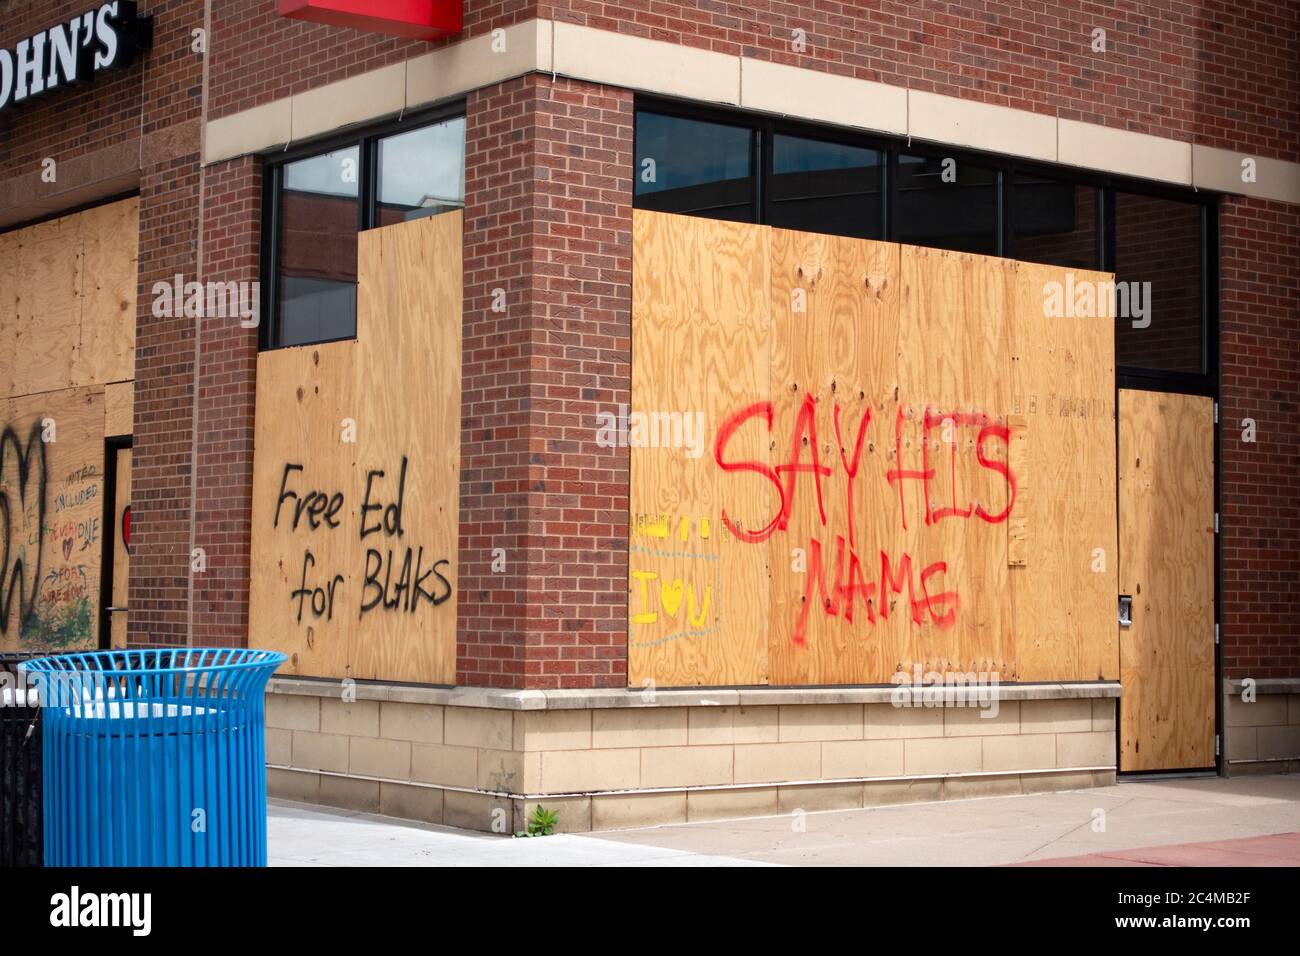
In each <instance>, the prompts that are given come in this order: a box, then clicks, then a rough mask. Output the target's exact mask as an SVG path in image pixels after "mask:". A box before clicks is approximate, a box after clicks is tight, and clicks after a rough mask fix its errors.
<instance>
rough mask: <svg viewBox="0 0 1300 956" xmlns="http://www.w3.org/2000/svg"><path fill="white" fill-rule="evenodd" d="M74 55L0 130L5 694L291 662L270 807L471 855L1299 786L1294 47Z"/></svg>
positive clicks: (367, 25)
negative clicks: (866, 817) (1281, 120)
mask: <svg viewBox="0 0 1300 956" xmlns="http://www.w3.org/2000/svg"><path fill="white" fill-rule="evenodd" d="M33 6H34V7H36V8H38V9H36V10H34V11H33V12H32V13H31V14H30V15H29V19H30V20H31V22H19V23H14V24H12V25H11V24H8V23H7V24H6V25H5V27H4V28H3V30H4V33H3V37H0V41H2V42H0V48H3V49H4V50H5V51H10V50H12V51H13V53H12V55H11V59H12V60H13V63H14V64H15V67H14V69H15V70H17V72H15V73H14V76H15V77H21V76H22V75H28V77H29V81H28V84H27V86H25V87H23V90H24V98H27V97H28V94H29V93H31V90H32V87H31V84H30V77H31V76H33V75H35V73H34V72H33V71H35V70H36V67H35V66H32V67H30V69H29V70H28V73H27V74H22V71H21V70H20V69H18V68H19V67H20V66H21V64H22V63H34V62H35V61H34V60H32V56H33V53H32V52H31V51H32V50H33V49H34V47H33V46H32V44H33V42H34V41H33V39H32V38H34V37H37V36H42V37H45V38H46V39H47V40H48V43H49V44H50V49H51V50H55V49H58V50H62V49H63V47H64V46H67V45H69V44H72V43H75V42H76V41H77V37H78V36H79V35H80V34H78V33H77V32H76V31H78V30H80V29H81V25H82V24H83V23H84V22H86V21H83V20H81V19H70V18H68V17H63V16H62V14H61V13H59V12H58V11H56V10H55V6H56V5H53V4H35V5H33ZM137 6H138V8H139V9H138V10H137V9H136V7H137ZM40 7H48V8H49V9H47V10H45V11H41V10H40V9H39V8H40ZM101 7H102V10H101V9H100V8H97V12H96V16H97V17H98V16H100V14H101V13H102V17H103V22H104V23H105V24H106V25H107V26H108V27H112V26H114V25H117V26H118V28H119V29H120V31H122V35H123V36H127V35H129V36H130V37H131V38H132V39H131V44H132V53H133V54H134V56H133V58H131V60H130V61H129V62H128V61H127V60H126V59H125V58H119V59H117V60H114V61H113V62H111V63H109V62H107V59H108V54H107V52H106V51H107V46H106V45H104V44H103V41H96V40H94V39H93V38H94V36H95V35H94V34H91V37H92V39H91V41H89V42H90V43H91V44H92V46H93V44H94V43H96V42H98V43H100V46H99V47H97V48H95V49H92V48H91V47H90V46H88V47H86V50H87V53H86V54H85V56H88V57H89V59H86V58H84V57H83V59H81V60H78V63H79V64H81V65H80V66H79V67H78V68H79V69H83V70H84V69H87V68H86V67H85V64H86V63H88V62H89V63H92V64H93V63H97V62H98V60H105V61H106V62H105V69H104V70H102V71H93V70H92V71H91V72H89V73H86V74H85V75H84V76H81V77H80V78H81V80H82V82H79V83H77V84H76V85H72V84H70V83H69V84H67V85H68V87H69V88H67V89H57V88H54V87H56V86H57V84H54V83H53V82H51V84H50V85H51V87H52V88H51V89H49V90H47V91H45V92H44V93H43V94H42V95H41V96H40V97H39V99H32V102H29V103H28V102H17V100H18V97H17V95H16V92H15V93H14V94H13V95H12V98H13V99H15V101H16V102H14V104H13V105H12V106H10V107H9V108H6V109H5V110H4V111H3V112H0V136H2V137H3V140H4V142H5V144H6V145H5V147H4V156H5V169H6V172H5V174H4V175H5V179H4V182H3V183H2V184H0V223H4V224H6V226H5V228H6V229H7V231H5V232H4V233H0V260H3V262H5V263H12V265H6V266H5V267H4V268H2V269H0V295H3V296H4V301H5V302H6V303H7V304H6V305H5V307H4V312H3V315H4V317H5V321H4V323H3V325H0V337H2V338H3V340H4V341H5V343H6V347H5V350H4V356H3V358H2V359H0V362H3V363H4V366H3V368H4V373H3V375H2V376H0V383H3V387H4V388H5V393H4V396H3V400H4V402H5V404H4V406H3V407H4V409H5V427H6V429H7V431H6V432H5V444H4V448H5V449H7V451H6V452H5V453H4V454H3V455H0V490H3V492H4V494H5V498H4V499H3V500H4V501H5V502H6V505H7V511H6V514H8V515H10V516H11V520H10V521H9V522H8V524H7V525H6V527H7V528H8V533H9V543H8V545H7V549H8V550H6V552H5V553H6V555H8V557H7V558H6V561H5V565H4V568H3V569H0V570H2V572H3V574H4V578H3V579H0V600H4V601H5V602H6V603H5V604H4V606H3V608H2V609H0V610H2V613H0V625H3V627H4V631H3V639H2V641H0V646H3V647H4V648H13V647H45V646H53V647H60V648H71V647H93V646H96V645H104V646H107V645H108V644H109V643H110V642H111V643H113V644H127V645H137V646H139V645H156V644H162V645H176V646H185V645H187V644H191V643H192V644H237V645H243V644H247V645H249V646H256V647H265V648H273V649H277V650H282V651H284V652H285V653H287V654H288V655H289V663H288V665H286V667H285V668H284V669H283V670H282V671H281V673H280V676H279V677H278V678H277V679H276V680H275V681H274V682H273V686H272V689H271V692H270V694H269V696H268V762H269V764H270V771H269V781H270V786H271V788H272V793H273V794H275V795H280V796H285V797H290V798H294V799H301V800H307V801H312V802H321V803H326V804H332V805H339V806H347V807H354V808H359V809H366V810H372V811H379V812H384V813H390V814H394V815H398V816H407V817H414V818H418V819H424V820H430V821H435V822H445V823H448V824H453V825H458V826H466V827H471V828H475V829H481V830H489V831H497V832H506V831H510V830H514V829H518V828H519V825H520V821H521V820H522V818H523V817H524V816H525V815H526V814H527V813H529V812H531V810H532V809H533V807H535V806H537V805H538V804H545V805H546V806H547V807H554V808H556V809H558V810H559V812H560V826H561V828H562V829H571V830H584V829H592V828H604V827H611V826H618V825H625V824H633V823H639V822H666V821H680V820H686V819H706V818H709V817H719V816H734V815H751V814H764V813H781V812H788V811H791V810H794V809H804V810H812V809H829V808H841V807H854V806H864V805H875V804H880V803H886V802H900V801H912V800H927V799H945V798H952V797H957V796H963V795H976V794H995V793H1020V792H1027V791H1031V790H1043V789H1066V788H1077V787H1087V786H1093V785H1096V784H1099V783H1105V782H1110V781H1113V780H1114V779H1115V777H1116V774H1117V773H1118V774H1127V773H1140V772H1162V773H1163V772H1188V771H1204V772H1219V773H1237V772H1247V771H1253V770H1278V769H1288V768H1290V769H1294V768H1295V767H1296V765H1297V762H1298V761H1300V642H1297V639H1296V636H1295V630H1294V625H1295V621H1296V619H1297V615H1300V598H1297V597H1296V596H1295V594H1294V591H1295V584H1296V580H1297V577H1298V576H1300V516H1298V515H1297V514H1296V508H1295V505H1294V494H1293V491H1294V488H1293V486H1294V484H1295V477H1294V475H1293V474H1292V472H1293V471H1294V469H1293V468H1290V467H1289V464H1288V463H1289V462H1292V461H1293V459H1294V456H1295V451H1296V449H1295V439H1294V437H1293V435H1292V430H1291V429H1290V428H1289V425H1288V410H1289V409H1290V408H1292V407H1293V406H1294V404H1295V402H1296V401H1297V400H1298V399H1300V395H1297V376H1296V375H1295V369H1296V367H1297V360H1298V358H1300V354H1298V353H1300V314H1298V313H1297V311H1296V308H1295V305H1294V301H1295V299H1294V292H1295V289H1294V284H1295V278H1294V277H1295V275H1297V274H1300V214H1298V213H1297V208H1300V165H1297V164H1296V163H1294V162H1291V161H1289V160H1287V159H1285V157H1287V156H1293V155H1294V152H1295V147H1296V145H1297V144H1296V143H1295V142H1294V137H1292V138H1291V140H1290V141H1288V140H1286V138H1285V135H1284V134H1283V133H1281V132H1279V131H1278V127H1277V126H1276V123H1275V122H1274V117H1275V115H1276V110H1277V108H1278V105H1277V104H1278V103H1279V102H1284V101H1285V100H1286V96H1287V95H1288V93H1287V90H1288V89H1289V88H1288V87H1287V86H1286V84H1287V83H1292V85H1293V78H1291V79H1288V78H1287V77H1289V74H1286V73H1285V70H1282V69H1281V67H1279V68H1278V70H1279V71H1280V72H1279V73H1278V75H1279V77H1281V79H1279V80H1278V83H1279V84H1280V86H1281V92H1279V93H1278V94H1277V98H1276V102H1275V99H1274V98H1269V97H1265V98H1264V101H1262V102H1256V101H1255V100H1250V101H1249V102H1248V104H1247V105H1246V106H1243V105H1242V103H1243V102H1244V101H1243V98H1242V97H1243V95H1244V93H1243V92H1242V91H1240V90H1233V89H1230V88H1228V86H1227V85H1225V84H1228V85H1230V84H1229V81H1228V80H1227V79H1225V78H1224V76H1222V75H1221V67H1220V65H1219V64H1220V63H1221V62H1222V61H1223V60H1224V59H1225V58H1227V59H1229V60H1230V59H1232V58H1233V57H1239V58H1241V59H1242V60H1243V62H1244V61H1246V60H1249V61H1250V62H1251V67H1252V69H1253V70H1256V71H1258V70H1266V71H1267V70H1270V69H1273V66H1271V65H1270V64H1277V63H1282V62H1284V61H1286V59H1287V57H1288V56H1289V55H1290V54H1293V53H1294V51H1293V50H1292V51H1289V52H1288V50H1287V47H1286V42H1287V41H1286V40H1285V36H1286V35H1288V34H1286V31H1285V30H1281V31H1279V30H1277V29H1276V28H1275V27H1276V24H1274V25H1272V26H1270V24H1269V23H1268V22H1267V21H1266V19H1265V20H1261V21H1259V22H1252V23H1249V24H1241V23H1237V22H1236V21H1233V22H1232V23H1224V24H1220V26H1221V27H1222V30H1221V32H1220V34H1218V37H1219V38H1218V39H1217V40H1216V41H1215V42H1216V43H1218V44H1220V45H1221V46H1222V51H1220V53H1221V55H1216V56H1210V55H1209V54H1208V53H1206V52H1205V51H1203V50H1202V49H1201V47H1199V46H1198V45H1197V42H1196V40H1195V38H1194V37H1190V36H1188V37H1185V38H1184V37H1182V33H1181V32H1180V30H1174V29H1173V28H1172V27H1171V28H1170V29H1169V30H1162V31H1150V30H1146V29H1139V26H1138V25H1137V24H1129V23H1125V22H1122V21H1118V22H1113V23H1108V24H1100V25H1099V24H1092V23H1091V22H1086V18H1081V15H1079V14H1077V13H1076V12H1074V11H1073V10H1072V9H1066V8H1061V9H1060V10H1057V11H1055V15H1056V16H1057V17H1059V19H1060V20H1061V23H1062V25H1063V30H1064V35H1068V36H1070V37H1074V36H1075V34H1077V43H1074V45H1071V43H1073V42H1074V41H1071V42H1070V43H1066V42H1065V41H1062V42H1061V44H1059V45H1058V46H1054V47H1052V48H1050V49H1048V48H1046V47H1043V46H1041V44H1036V43H1030V42H1029V41H1026V43H1027V44H1028V47H1027V48H1028V49H1030V50H1031V51H1032V52H1030V53H1020V54H1016V53H1012V52H1011V51H1010V50H1009V49H1008V48H1007V46H1006V45H1005V44H1004V43H1003V42H1002V41H1001V40H999V39H997V37H996V36H994V35H992V34H993V33H995V32H996V30H995V26H996V25H993V26H990V25H989V24H988V23H985V22H984V21H983V20H980V19H978V16H979V15H977V14H975V13H971V14H969V17H970V19H969V22H968V21H967V20H966V19H964V18H963V17H958V18H957V19H958V20H960V26H959V27H955V26H954V25H953V24H952V23H949V22H947V21H942V22H941V21H940V19H938V18H937V17H938V15H937V14H934V13H932V12H930V11H918V12H916V13H915V14H914V16H915V18H916V19H915V22H912V21H907V22H895V21H894V19H892V18H891V17H883V18H878V17H874V16H872V15H869V14H868V13H866V12H863V13H861V14H858V13H846V14H843V15H841V16H838V17H834V18H832V17H828V16H827V15H825V14H823V13H821V12H818V11H809V12H808V13H806V14H801V15H803V16H806V17H807V18H808V22H806V23H805V22H796V19H791V18H792V17H794V16H795V14H793V13H790V14H784V13H782V14H775V13H774V14H773V15H772V18H771V20H770V21H768V20H756V19H755V14H754V13H753V12H752V11H750V10H748V9H747V8H744V7H742V6H739V5H731V4H721V5H719V4H706V5H698V6H696V5H687V6H686V7H685V8H683V10H682V11H681V14H680V16H675V17H661V16H660V15H659V14H655V13H651V12H646V11H642V10H639V9H633V8H628V9H626V10H622V9H620V8H613V9H611V10H609V11H607V14H606V15H605V16H602V17H595V16H592V15H590V14H588V13H587V12H585V8H583V7H581V5H578V6H572V5H570V6H565V5H561V7H562V9H555V8H545V9H541V8H534V7H530V6H528V5H525V6H524V7H523V8H520V9H519V10H515V11H513V12H511V13H509V14H506V13H503V12H502V11H501V10H500V8H499V7H496V6H493V5H479V4H472V3H467V4H464V5H463V7H462V5H460V4H445V3H442V2H439V3H434V4H428V5H423V7H428V8H429V9H428V10H424V13H423V14H421V15H420V16H419V17H416V18H414V20H413V19H412V18H411V17H408V16H406V14H405V13H404V12H403V11H405V10H407V8H410V9H415V8H417V7H421V9H423V7H422V5H408V4H391V5H386V4H350V3H347V2H342V0H339V2H317V0H285V2H283V3H279V4H277V3H275V2H270V0H266V2H261V0H230V2H217V3H213V4H211V5H210V8H211V9H210V11H209V12H208V13H207V14H206V15H205V9H206V8H205V5H204V4H201V3H191V4H185V3H182V4H172V5H168V6H167V8H166V9H165V10H163V9H161V8H160V9H158V10H156V11H154V10H150V9H149V5H148V4H139V5H132V4H125V3H119V4H104V5H101ZM109 8H112V9H109ZM1278 16H1279V17H1281V16H1282V14H1280V13H1279V14H1278ZM18 19H19V20H22V19H23V18H18ZM92 21H93V22H95V23H98V22H99V21H98V20H96V19H94V18H92ZM59 24H62V26H59ZM52 25H53V26H52ZM74 25H75V26H74ZM128 27H129V34H128ZM1094 27H1101V28H1103V34H1105V35H1104V36H1103V37H1102V38H1101V40H1100V46H1099V45H1098V42H1099V41H1098V39H1097V37H1096V36H1095V33H1094ZM1066 28H1068V29H1066ZM50 31H53V32H52V33H51V32H50ZM954 31H956V32H954ZM958 33H960V34H961V36H962V37H963V38H964V39H960V40H959V39H958V38H957V34H958ZM1157 33H1158V34H1159V38H1157V36H1156V34H1157ZM918 36H919V37H922V38H924V40H925V42H924V43H923V44H922V47H923V48H924V49H925V51H926V53H925V59H926V65H925V66H924V67H923V68H918V67H917V65H916V63H917V61H916V56H917V55H919V54H916V53H915V52H914V51H910V46H911V45H912V44H913V42H914V38H915V37H918ZM50 37H54V39H49V38H50ZM1170 37H1178V39H1170ZM23 44H27V45H26V46H24V45H23ZM964 44H973V45H974V46H975V47H977V48H978V49H979V51H980V52H979V56H978V57H975V58H973V59H972V58H971V57H968V56H967V55H966V54H965V53H963V52H961V49H962V48H963V45H964ZM1076 47H1077V48H1076ZM96 49H97V50H98V54H96ZM1134 50H1137V51H1138V53H1136V54H1135V53H1134V52H1132V51H1134ZM97 55H98V60H97V59H96V56H97ZM42 56H44V54H42ZM24 58H25V59H24ZM1152 60H1154V61H1159V62H1163V63H1166V64H1169V63H1177V64H1178V66H1177V67H1173V66H1170V67H1169V68H1168V69H1166V70H1165V71H1163V72H1160V73H1159V75H1158V77H1156V78H1155V79H1153V78H1152V77H1151V75H1150V74H1149V71H1148V67H1147V66H1145V65H1144V64H1146V63H1147V62H1149V61H1152ZM65 61H66V58H62V57H61V55H55V54H53V53H51V54H50V57H49V58H46V59H42V60H41V61H40V62H41V63H43V64H44V66H42V67H41V72H43V74H44V75H45V76H46V77H47V78H50V77H54V76H55V75H56V73H57V72H58V70H60V69H64V67H62V66H59V64H62V63H64V62H65ZM6 62H8V61H5V60H3V59H0V67H3V66H4V64H5V63H6ZM8 75H9V73H8V72H6V73H4V76H6V77H7V76H8ZM58 75H59V76H68V75H69V74H66V72H65V73H63V74H58ZM87 78H89V79H87ZM1211 81H1212V82H1211ZM6 82H8V80H6ZM17 82H18V81H17V80H14V83H15V84H16V83H17ZM1210 88H1213V90H1214V92H1212V93H1207V92H1206V90H1207V89H1210ZM17 89H18V86H17V85H15V91H17ZM1116 90H1127V91H1129V92H1128V93H1126V94H1124V96H1120V95H1119V94H1118V93H1116V92H1114V91H1116ZM1137 90H1143V91H1149V92H1144V93H1141V94H1139V93H1138V92H1136V91H1137ZM1289 92H1290V95H1291V96H1292V102H1294V96H1295V94H1296V92H1297V91H1296V90H1294V89H1290V90H1289ZM1144 97H1145V98H1144ZM50 163H53V167H51V166H50V165H49V164H50ZM51 168H52V169H53V174H51ZM46 422H53V423H55V424H56V425H57V428H58V441H57V442H55V443H47V442H42V441H40V440H39V435H40V431H41V428H42V427H47V426H45V424H44V423H46ZM37 476H39V477H37ZM91 485H93V486H94V490H93V492H92V491H91V490H90V486H91ZM83 512H84V513H83ZM15 516H21V520H17V518H16V517H15ZM128 546H129V547H128ZM128 554H129V557H128ZM128 566H129V575H128V573H127V572H128ZM50 575H53V577H50ZM47 582H48V583H47ZM128 608H129V611H128V610H127V609H128Z"/></svg>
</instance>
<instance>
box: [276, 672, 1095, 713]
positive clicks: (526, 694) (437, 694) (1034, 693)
mask: <svg viewBox="0 0 1300 956" xmlns="http://www.w3.org/2000/svg"><path fill="white" fill-rule="evenodd" d="M896 691H897V688H894V687H884V686H874V687H754V688H744V689H737V688H728V687H719V688H702V689H698V690H661V691H657V692H655V693H654V694H653V695H651V694H647V693H646V692H645V691H642V690H637V689H610V690H494V689H492V688H483V687H420V686H415V685H411V684H388V683H383V682H380V681H369V682H357V683H354V684H351V685H349V687H348V693H349V694H351V695H354V696H355V697H356V699H358V700H391V701H397V702H403V703H409V704H439V705H445V706H450V707H479V708H488V709H495V710H523V711H542V710H601V709H607V708H646V707H668V708H671V707H701V708H706V707H766V706H779V705H786V706H793V705H799V704H805V705H806V704H818V705H831V704H889V703H893V702H894V695H895V693H896ZM280 695H283V696H290V697H318V698H334V699H336V700H338V699H341V698H342V697H343V685H342V683H341V682H339V681H336V680H326V679H313V678H303V677H275V678H272V679H271V682H270V684H269V685H268V686H267V700H268V707H269V706H270V704H269V701H270V700H271V699H272V698H273V697H275V696H280ZM1119 696H1120V685H1119V683H1118V682H1117V681H1095V682H1087V681H1081V682H1078V683H1060V684H1000V685H999V686H998V689H997V698H998V701H999V702H1000V703H1006V702H1010V701H1022V700H1076V699H1077V700H1094V699H1097V700H1104V699H1109V698H1115V697H1119ZM943 709H944V708H941V707H924V708H922V707H913V708H907V709H906V712H908V713H912V714H916V715H918V716H917V718H916V719H918V720H922V719H925V718H924V716H923V715H924V714H925V713H927V712H936V711H940V710H943Z"/></svg>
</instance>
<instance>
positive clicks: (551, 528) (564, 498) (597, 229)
mask: <svg viewBox="0 0 1300 956" xmlns="http://www.w3.org/2000/svg"><path fill="white" fill-rule="evenodd" d="M538 97H539V100H538V122H537V129H536V137H537V164H538V169H537V193H538V203H537V210H536V215H537V219H538V222H537V240H536V241H537V251H536V263H535V268H536V276H537V283H538V285H537V301H536V316H537V321H538V324H539V326H540V328H539V333H540V335H539V337H538V343H537V344H538V351H537V354H536V360H535V362H534V366H533V367H534V369H535V376H534V381H533V388H532V394H533V411H534V416H535V417H534V429H533V432H532V436H531V441H530V444H531V446H532V452H533V454H532V456H531V458H530V460H529V474H528V481H529V488H530V490H531V491H532V492H533V508H534V510H533V528H534V531H535V534H536V537H535V540H534V541H533V542H532V549H531V552H532V554H533V555H534V557H535V562H536V563H535V568H534V570H535V574H534V580H535V582H536V590H535V592H534V597H535V601H534V603H533V604H532V605H530V607H529V618H530V622H531V627H530V629H529V630H530V636H531V640H532V641H534V642H535V647H534V648H533V649H532V650H531V651H530V654H529V660H528V663H527V670H526V673H527V677H528V686H529V687H548V688H549V687H611V686H623V685H624V684H626V682H627V646H626V645H627V534H628V464H629V454H628V451H627V449H625V448H601V447H599V446H598V445H597V444H596V415H597V413H598V412H600V411H607V412H612V413H616V412H617V411H618V406H619V404H620V403H628V402H630V401H631V394H632V378H631V376H632V371H631V351H632V302H631V297H632V288H631V283H632V208H631V206H632V176H631V169H632V96H631V94H630V93H628V92H627V91H625V90H615V89H611V88H608V87H600V86H594V85H591V84H588V83H578V82H573V81H568V80H563V79H561V80H559V81H558V82H556V83H551V82H550V81H549V80H545V81H540V82H539V83H538Z"/></svg>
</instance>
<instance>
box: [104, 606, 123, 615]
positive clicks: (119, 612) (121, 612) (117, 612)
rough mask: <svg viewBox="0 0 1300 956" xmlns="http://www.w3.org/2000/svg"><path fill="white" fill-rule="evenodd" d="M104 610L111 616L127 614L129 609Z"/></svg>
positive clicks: (108, 608)
mask: <svg viewBox="0 0 1300 956" xmlns="http://www.w3.org/2000/svg"><path fill="white" fill-rule="evenodd" d="M104 610H105V611H106V612H107V613H109V614H125V613H126V612H127V608H124V607H106V608H104Z"/></svg>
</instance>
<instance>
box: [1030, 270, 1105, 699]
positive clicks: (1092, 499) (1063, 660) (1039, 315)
mask: <svg viewBox="0 0 1300 956" xmlns="http://www.w3.org/2000/svg"><path fill="white" fill-rule="evenodd" d="M1015 268H1016V270H1017V272H1018V274H1019V278H1018V289H1017V299H1018V303H1017V306H1016V321H1015V323H1014V324H1013V326H1012V338H1013V354H1012V376H1011V383H1012V388H1013V395H1012V414H1015V415H1022V416H1024V418H1025V421H1026V422H1027V427H1026V432H1027V435H1028V438H1027V442H1026V447H1025V455H1026V457H1027V459H1028V471H1029V475H1030V481H1031V488H1032V490H1031V492H1030V493H1029V494H1028V495H1027V496H1026V497H1025V498H1024V499H1023V500H1022V501H1021V502H1020V507H1018V508H1017V511H1018V513H1019V514H1018V517H1021V518H1023V519H1024V521H1025V522H1027V523H1028V526H1029V527H1031V528H1032V529H1033V537H1032V539H1031V540H1030V541H1029V542H1028V543H1029V545H1030V546H1029V547H1028V548H1027V549H1026V551H1025V555H1024V563H1023V565H1021V566H1017V567H1013V568H1012V569H1011V576H1010V580H1011V602H1012V609H1013V620H1014V624H1015V628H1016V648H1017V666H1016V669H1015V670H1016V673H1017V674H1018V675H1019V679H1021V680H1027V681H1051V680H1114V679H1116V678H1117V677H1118V676H1119V647H1118V644H1117V643H1116V639H1115V595H1116V594H1117V593H1118V591H1117V590H1116V589H1117V582H1118V557H1117V555H1116V554H1115V535H1116V514H1115V403H1114V394H1115V391H1114V389H1115V359H1114V356H1115V350H1114V341H1115V338H1114V320H1113V319H1111V318H1108V317H1106V316H1091V317H1087V318H1084V317H1071V318H1062V317H1059V316H1053V315H1050V314H1048V312H1047V310H1045V308H1044V301H1045V298H1044V297H1045V295H1047V294H1050V293H1049V292H1048V291H1047V290H1050V289H1053V288H1055V286H1054V285H1053V284H1060V283H1067V284H1068V283H1074V285H1076V286H1078V285H1080V284H1082V283H1085V282H1090V283H1095V284H1098V285H1101V284H1104V283H1106V282H1109V281H1111V277H1110V276H1109V275H1108V274H1106V273H1100V272H1083V271H1077V270H1076V271H1073V272H1072V273H1066V271H1065V270H1062V269H1058V268H1054V267H1051V266H1043V265H1034V264H1030V263H1016V265H1015ZM1071 275H1072V276H1073V278H1072V279H1071V278H1070V276H1071Z"/></svg>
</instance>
